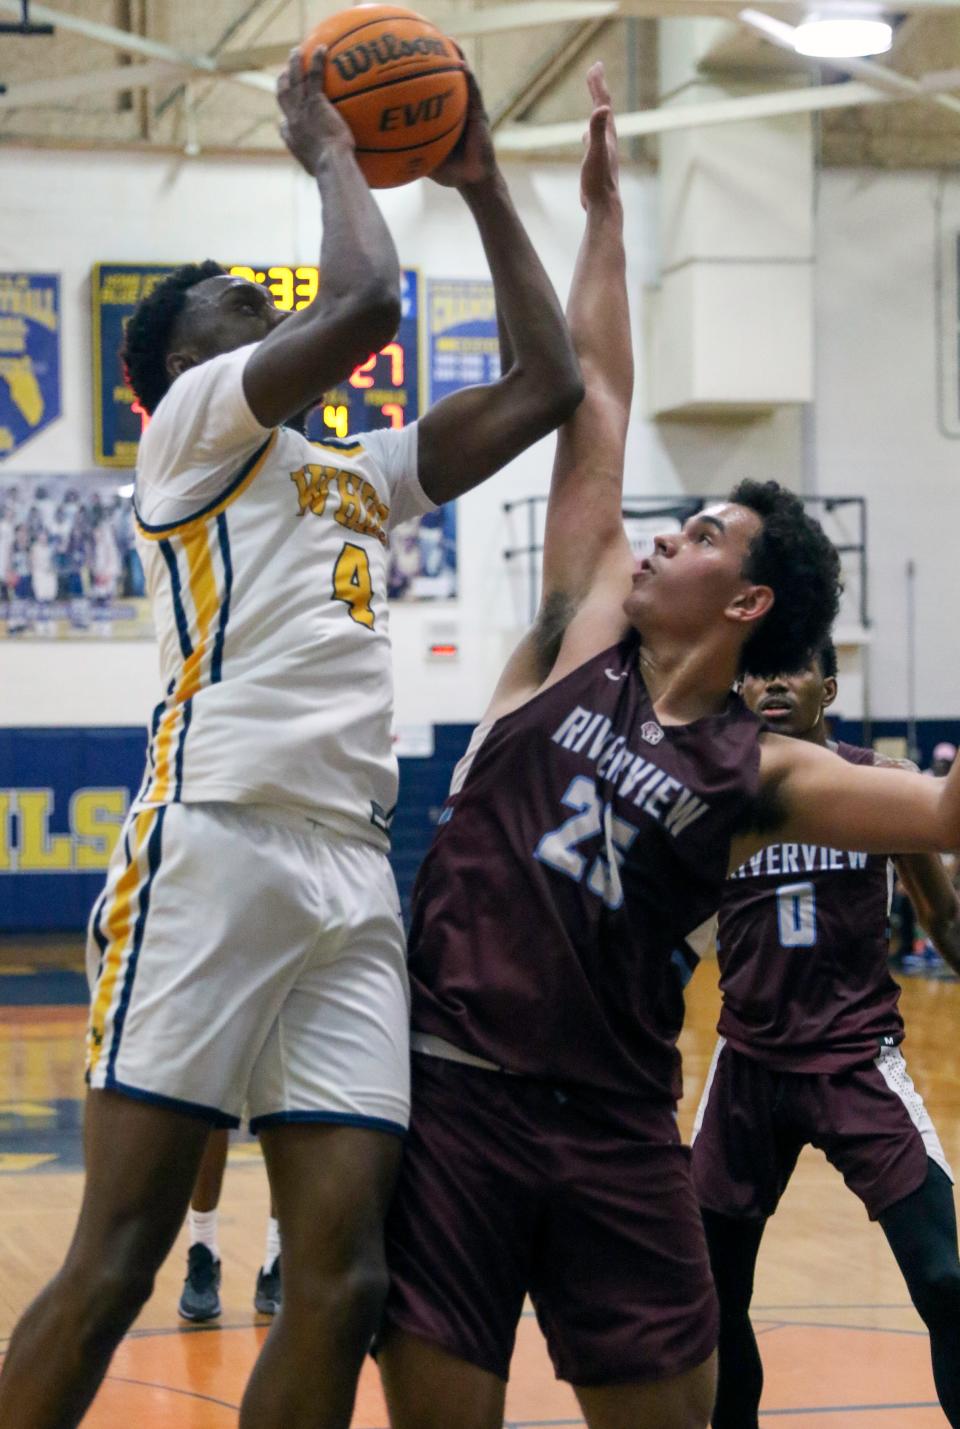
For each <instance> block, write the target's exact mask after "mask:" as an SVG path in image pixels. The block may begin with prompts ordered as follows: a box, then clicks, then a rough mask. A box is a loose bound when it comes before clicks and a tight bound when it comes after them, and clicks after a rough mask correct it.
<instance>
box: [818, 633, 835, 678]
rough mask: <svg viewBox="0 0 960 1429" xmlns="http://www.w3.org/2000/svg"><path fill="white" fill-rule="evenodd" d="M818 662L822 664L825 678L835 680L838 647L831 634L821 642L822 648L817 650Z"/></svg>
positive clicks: (822, 672)
mask: <svg viewBox="0 0 960 1429" xmlns="http://www.w3.org/2000/svg"><path fill="white" fill-rule="evenodd" d="M817 662H818V664H819V666H820V673H821V675H822V676H823V678H824V679H825V680H835V679H836V678H837V647H836V646H835V645H834V643H833V641H832V640H831V639H830V636H829V635H828V636H827V638H826V640H823V641H821V643H820V649H819V650H818V651H817Z"/></svg>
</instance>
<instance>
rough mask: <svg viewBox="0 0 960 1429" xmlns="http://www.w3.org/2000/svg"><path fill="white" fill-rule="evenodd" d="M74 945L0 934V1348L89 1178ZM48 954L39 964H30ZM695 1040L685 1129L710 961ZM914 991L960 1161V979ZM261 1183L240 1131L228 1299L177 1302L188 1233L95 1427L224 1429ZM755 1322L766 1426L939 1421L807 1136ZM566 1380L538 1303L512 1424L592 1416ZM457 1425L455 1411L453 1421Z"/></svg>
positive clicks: (881, 1259) (236, 1398)
mask: <svg viewBox="0 0 960 1429" xmlns="http://www.w3.org/2000/svg"><path fill="white" fill-rule="evenodd" d="M79 957H80V953H79V948H78V947H77V946H76V945H75V944H62V943H57V942H48V943H45V944H42V945H32V946H27V945H25V944H24V943H22V942H21V943H20V944H9V943H8V944H7V945H6V946H4V947H0V1089H2V1090H0V1096H2V1097H3V1101H2V1102H0V1348H2V1346H3V1345H4V1344H5V1343H6V1337H7V1336H8V1335H9V1333H10V1330H11V1328H12V1326H13V1324H14V1322H15V1321H16V1318H17V1316H18V1314H19V1313H20V1311H21V1310H22V1309H23V1307H24V1306H25V1305H26V1304H27V1302H28V1301H29V1300H30V1298H31V1297H32V1296H33V1295H34V1294H35V1293H36V1291H38V1290H39V1289H40V1287H41V1286H42V1285H43V1284H44V1283H45V1282H46V1281H47V1280H48V1279H49V1277H50V1276H51V1275H52V1274H53V1273H54V1271H55V1270H56V1269H57V1266H58V1265H59V1263H60V1260H61V1257H62V1255H63V1252H64V1250H65V1248H66V1245H67V1241H68V1238H69V1236H70V1233H71V1230H72V1227H73V1222H74V1216H75V1212H76V1208H77V1206H78V1204H79V1198H80V1190H81V1171H80V1167H79V1125H80V1111H81V1097H82V1081H81V1047H82V1034H83V1028H84V1021H85V1008H84V1006H83V984H82V979H81V977H80V974H79V971H78V969H79V966H80V962H79ZM38 963H42V964H44V965H45V967H46V971H44V972H42V973H38V972H37V965H38ZM688 1006H689V1015H688V1024H687V1030H686V1032H685V1033H684V1038H683V1052H684V1062H685V1067H686V1086H687V1095H686V1098H685V1100H684V1103H683V1107H682V1111H681V1122H682V1126H683V1130H684V1134H685V1135H686V1134H688V1133H689V1129H690V1125H691V1122H692V1119H693V1112H694V1109H695V1107H696V1102H697V1099H698V1097H699V1094H700V1090H701V1087H702V1085H703V1079H704V1076H705V1073H706V1068H707V1065H708V1062H709V1059H710V1054H711V1051H712V1048H713V1041H714V1036H713V1028H714V1025H715V1021H716V1012H717V992H716V965H715V964H712V963H707V964H706V965H705V966H704V967H702V968H701V969H700V970H699V972H698V973H697V975H696V977H695V978H694V980H693V983H692V985H691V987H690V989H689V996H688ZM902 1007H903V1010H904V1013H905V1016H906V1020H907V1028H908V1040H907V1044H906V1048H905V1051H906V1056H907V1062H908V1066H909V1068H910V1071H911V1073H912V1075H913V1078H914V1081H915V1082H916V1083H917V1085H918V1087H919V1089H920V1091H921V1092H922V1094H923V1096H924V1097H925V1099H926V1102H927V1106H928V1108H929V1110H930V1112H931V1114H932V1116H933V1119H934V1122H935V1124H936V1125H937V1128H938V1130H939V1132H940V1136H941V1139H942V1141H943V1145H944V1149H945V1151H946V1153H947V1156H948V1158H950V1160H951V1161H952V1162H953V1163H954V1165H958V1164H960V1072H958V1068H957V1052H956V1049H957V1028H958V1026H960V983H957V982H954V981H938V980H927V979H922V978H915V979H910V980H908V981H906V982H905V985H904V996H903V1001H902ZM266 1214H267V1188H266V1180H265V1176H264V1172H263V1167H262V1163H261V1162H260V1159H259V1154H258V1152H257V1148H256V1146H255V1145H254V1144H252V1143H250V1142H249V1141H243V1140H240V1141H238V1142H237V1143H236V1144H235V1145H234V1146H233V1148H232V1150H231V1157H230V1167H229V1169H228V1173H227V1180H226V1184H225V1187H224V1197H223V1203H222V1206H221V1250H222V1254H223V1266H224V1269H223V1288H222V1298H223V1316H222V1320H221V1321H220V1323H219V1324H218V1325H217V1326H216V1327H215V1328H203V1327H196V1328H189V1327H186V1326H184V1324H183V1322H182V1321H180V1320H179V1319H178V1317H177V1314H176V1303H177V1298H178V1296H179V1292H180V1284H181V1280H182V1277H183V1273H184V1258H185V1254H186V1242H185V1240H184V1238H183V1236H181V1240H180V1242H179V1244H178V1245H177V1247H176V1248H175V1250H174V1252H173V1254H172V1255H171V1257H170V1259H169V1260H168V1262H167V1264H166V1265H165V1266H164V1268H163V1270H162V1271H161V1273H160V1275H159V1277H158V1280H157V1287H156V1291H155V1293H154V1296H153V1298H152V1300H151V1301H150V1303H149V1304H148V1305H147V1307H146V1309H145V1310H144V1312H143V1314H142V1315H141V1317H140V1319H139V1320H138V1322H137V1324H136V1326H135V1328H134V1329H133V1331H132V1332H131V1334H130V1335H129V1336H128V1337H127V1339H126V1340H125V1341H124V1343H123V1345H122V1346H121V1348H120V1350H119V1351H118V1353H117V1355H116V1357H115V1359H114V1361H113V1364H112V1366H111V1370H110V1375H109V1378H108V1380H107V1382H106V1383H105V1385H104V1387H103V1389H102V1390H101V1393H100V1395H99V1397H98V1399H97V1401H96V1404H95V1405H94V1407H93V1409H91V1411H90V1413H89V1414H88V1416H87V1418H86V1419H85V1420H84V1425H85V1429H227V1426H230V1425H235V1424H236V1420H237V1406H238V1405H239V1402H240V1398H241V1394H242V1392H243V1385H244V1382H245V1380H246V1377H247V1374H248V1372H249V1369H250V1366H251V1364H252V1362H253V1359H254V1356H255V1354H256V1352H257V1348H258V1345H259V1344H260V1342H261V1340H262V1338H263V1336H264V1334H265V1333H266V1329H267V1322H266V1321H264V1320H262V1319H259V1318H258V1317H257V1316H256V1314H255V1313H254V1310H253V1307H252V1294H253V1286H254V1280H255V1277H256V1271H257V1267H258V1264H259V1261H260V1259H261V1257H262V1253H263V1240H264V1228H265V1217H266ZM754 1320H755V1323H756V1326H757V1329H758V1331H759V1335H760V1345H761V1350H762V1353H763V1356H764V1364H765V1369H766V1390H765V1394H764V1401H763V1410H762V1413H761V1423H762V1424H763V1425H764V1426H769V1429H773V1426H775V1425H776V1424H778V1423H781V1422H782V1423H783V1425H784V1429H787V1426H789V1429H935V1426H943V1425H945V1423H946V1420H945V1419H944V1417H943V1415H942V1413H941V1411H940V1409H939V1407H938V1405H937V1402H936V1397H935V1394H934V1389H933V1381H932V1378H931V1373H930V1365H929V1356H928V1345H927V1338H926V1334H925V1332H924V1330H923V1327H922V1325H921V1323H920V1321H919V1319H918V1317H917V1315H916V1314H915V1312H914V1311H913V1309H912V1307H911V1306H910V1303H909V1301H908V1299H907V1295H906V1291H905V1289H904V1285H903V1282H902V1280H901V1279H900V1276H899V1274H898V1271H897V1268H896V1266H895V1264H894V1262H893V1258H892V1256H891V1254H890V1252H889V1250H888V1248H887V1245H886V1242H885V1240H884V1238H883V1235H882V1233H881V1232H880V1230H879V1229H878V1228H877V1227H876V1226H873V1225H871V1224H870V1223H869V1222H868V1221H867V1218H866V1215H865V1213H864V1211H863V1209H862V1208H861V1206H860V1204H859V1202H858V1201H857V1200H856V1199H855V1198H854V1197H853V1196H852V1195H851V1194H850V1193H849V1192H848V1191H847V1190H846V1188H845V1187H844V1185H843V1182H842V1181H841V1180H840V1177H839V1176H838V1175H837V1174H836V1173H835V1172H834V1171H832V1170H831V1168H830V1167H829V1166H828V1165H827V1164H826V1162H825V1161H824V1160H823V1159H822V1158H821V1157H820V1156H819V1155H818V1154H817V1153H814V1152H810V1151H809V1150H808V1151H807V1152H805V1153H804V1155H803V1157H802V1158H801V1161H800V1166H799V1168H798V1171H797V1174H796V1176H795V1178H794V1180H793V1183H792V1184H791V1187H790V1189H789V1191H788V1193H787V1195H786V1197H785V1200H784V1203H783V1206H782V1207H781V1210H780V1213H779V1214H778V1215H777V1216H776V1217H775V1218H774V1220H773V1221H772V1222H771V1225H770V1227H769V1230H768V1234H767V1237H766V1241H765V1244H764V1247H763V1250H762V1252H761V1258H760V1265H759V1271H758V1278H757V1291H756V1297H755V1304H754ZM582 1422H583V1421H582V1419H581V1418H580V1415H579V1411H578V1409H577V1405H576V1402H575V1400H574V1398H573V1395H572V1394H571V1393H570V1392H569V1390H568V1389H567V1388H566V1387H565V1386H563V1385H559V1384H557V1382H556V1381H555V1380H554V1378H553V1374H552V1371H551V1368H550V1364H549V1361H548V1359H547V1356H546V1352H545V1350H544V1347H543V1343H542V1341H541V1339H540V1335H539V1331H538V1329H537V1325H536V1321H535V1320H534V1319H533V1317H532V1314H530V1313H528V1314H527V1315H526V1316H525V1317H524V1320H523V1324H522V1326H521V1330H520V1335H519V1339H518V1346H517V1353H516V1358H515V1360H514V1364H513V1375H512V1379H511V1384H510V1389H509V1393H508V1396H507V1423H508V1426H510V1429H521V1426H523V1429H533V1426H535V1425H536V1426H544V1429H546V1426H561V1425H562V1426H572V1429H575V1426H577V1425H581V1424H582ZM386 1423H387V1420H386V1413H385V1410H384V1406H383V1399H382V1396H381V1394H380V1389H379V1383H378V1380H377V1374H376V1370H375V1368H374V1367H373V1366H372V1365H368V1366H367V1367H366V1369H365V1370H364V1374H363V1378H362V1381H361V1385H360V1392H359V1396H358V1400H357V1412H356V1416H355V1418H354V1426H355V1429H385V1426H386ZM451 1429H455V1426H451Z"/></svg>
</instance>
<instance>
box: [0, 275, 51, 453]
mask: <svg viewBox="0 0 960 1429" xmlns="http://www.w3.org/2000/svg"><path fill="white" fill-rule="evenodd" d="M59 416H60V278H59V276H58V275H57V274H56V273H0V459H2V458H3V457H7V456H9V455H10V453H11V452H15V451H17V450H18V449H19V448H20V447H22V446H23V444H24V442H27V441H29V440H30V438H31V437H35V436H36V435H37V433H38V432H42V431H43V430H44V429H45V428H46V427H49V425H50V423H51V422H55V421H56V419H57V418H58V417H59Z"/></svg>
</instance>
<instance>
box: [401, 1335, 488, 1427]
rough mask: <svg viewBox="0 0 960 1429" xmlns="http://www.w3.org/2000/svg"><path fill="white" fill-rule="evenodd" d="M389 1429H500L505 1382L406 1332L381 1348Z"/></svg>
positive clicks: (477, 1366)
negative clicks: (453, 1426) (451, 1426)
mask: <svg viewBox="0 0 960 1429" xmlns="http://www.w3.org/2000/svg"><path fill="white" fill-rule="evenodd" d="M377 1363H378V1364H379V1366H380V1377H381V1379H382V1380H383V1392H384V1394H385V1395H386V1400H387V1411H388V1413H389V1415H390V1426H391V1429H450V1425H451V1424H456V1426H457V1429H500V1426H501V1425H502V1424H503V1410H504V1402H505V1400H506V1395H507V1382H506V1380H505V1379H501V1378H500V1376H499V1375H496V1374H493V1373H492V1372H491V1371H490V1370H488V1369H481V1368H480V1366H479V1365H475V1364H470V1362H469V1361H468V1360H464V1359H461V1358H460V1357H459V1356H458V1355H452V1354H450V1353H449V1352H448V1351H447V1350H444V1349H441V1347H440V1346H439V1345H436V1344H432V1343H431V1342H430V1341H429V1340H422V1339H420V1338H419V1337H418V1336H416V1335H408V1334H406V1333H405V1332H404V1331H403V1330H389V1329H388V1330H387V1332H386V1334H385V1335H384V1338H383V1341H382V1342H381V1345H380V1348H379V1350H378V1352H377Z"/></svg>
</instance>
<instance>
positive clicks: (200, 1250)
mask: <svg viewBox="0 0 960 1429" xmlns="http://www.w3.org/2000/svg"><path fill="white" fill-rule="evenodd" d="M177 1313H178V1314H179V1315H180V1316H181V1317H182V1318H183V1319H184V1320H215V1319H216V1317H217V1316H218V1315H219V1314H220V1262H219V1260H214V1258H213V1256H212V1255H211V1253H210V1251H209V1250H208V1249H207V1247H206V1246H205V1245H200V1244H197V1245H192V1246H191V1247H190V1249H189V1251H188V1252H187V1278H186V1280H185V1281H184V1282H183V1294H182V1295H181V1296H180V1304H179V1305H178V1306H177Z"/></svg>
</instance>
